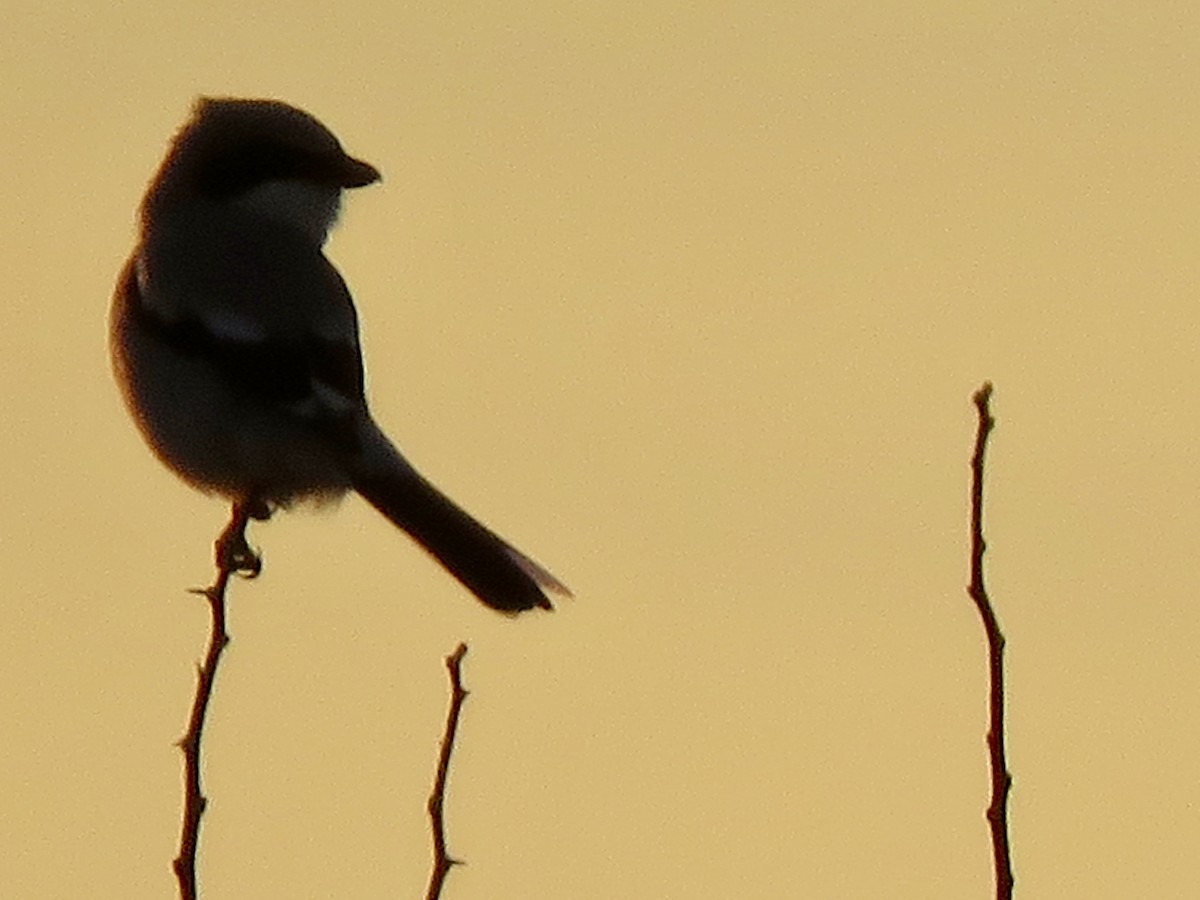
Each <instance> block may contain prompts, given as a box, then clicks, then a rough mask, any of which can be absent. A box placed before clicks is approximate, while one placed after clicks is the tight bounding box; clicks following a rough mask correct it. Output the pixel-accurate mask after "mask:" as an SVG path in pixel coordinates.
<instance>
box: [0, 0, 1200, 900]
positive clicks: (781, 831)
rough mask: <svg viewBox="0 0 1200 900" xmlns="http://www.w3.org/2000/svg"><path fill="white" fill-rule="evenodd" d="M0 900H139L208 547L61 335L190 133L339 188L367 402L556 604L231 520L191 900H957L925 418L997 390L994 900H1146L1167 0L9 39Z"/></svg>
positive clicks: (952, 436) (1179, 178) (398, 547)
mask: <svg viewBox="0 0 1200 900" xmlns="http://www.w3.org/2000/svg"><path fill="white" fill-rule="evenodd" d="M5 10H6V11H5V23H4V27H3V28H2V29H0V79H2V82H3V84H4V85H5V88H4V91H3V93H2V94H0V123H2V128H0V158H2V160H3V164H2V165H0V196H3V198H4V199H3V209H4V214H3V216H0V247H3V248H4V254H3V260H4V264H5V265H4V291H3V298H2V300H0V361H2V362H0V377H2V378H3V383H4V390H3V391H2V392H0V393H2V396H3V401H2V402H3V408H2V409H0V415H2V417H3V423H4V424H3V428H2V429H0V459H2V461H3V475H2V477H0V491H2V493H0V503H2V504H3V509H4V511H5V515H4V516H3V517H2V518H3V521H2V524H0V573H2V576H3V600H2V604H3V606H2V607H0V608H2V610H3V627H2V631H0V684H2V685H3V687H2V689H0V729H2V730H3V737H2V739H0V798H2V799H0V804H2V807H0V893H2V894H3V895H4V896H5V897H30V898H56V897H62V898H68V897H69V898H75V897H83V896H87V897H105V898H125V900H134V898H151V897H153V898H162V897H169V896H171V895H172V893H173V890H174V885H173V881H172V876H171V873H170V868H169V861H170V859H171V858H172V856H173V855H174V852H175V846H176V842H177V832H178V820H179V803H180V800H179V795H180V790H179V781H180V776H179V770H180V766H179V758H178V754H177V751H176V750H175V748H174V747H173V746H172V741H173V740H174V739H175V738H176V737H178V735H179V734H180V732H181V730H182V727H183V723H184V720H185V714H186V710H187V706H188V703H189V702H190V697H191V690H192V679H193V674H194V671H193V666H194V663H195V661H196V660H197V659H198V658H199V655H200V653H201V650H202V646H203V642H204V639H205V635H206V619H205V610H204V607H203V604H202V603H201V602H199V601H197V600H196V599H194V598H190V597H188V596H187V595H186V594H184V592H183V589H184V588H186V587H188V586H192V585H196V584H200V583H204V582H206V581H207V579H208V578H209V575H210V566H209V558H210V542H211V539H212V537H213V536H214V534H215V532H216V531H217V529H218V528H219V527H220V525H221V524H222V522H223V519H224V515H225V512H224V510H223V508H222V507H221V505H220V504H218V503H217V502H215V501H212V500H208V499H205V498H203V497H201V496H198V495H194V494H192V493H191V492H189V491H188V490H186V489H185V488H184V487H182V486H181V485H180V484H178V483H177V482H176V481H175V480H174V479H173V478H172V477H171V476H170V475H168V474H167V473H166V472H164V471H163V470H161V469H160V468H159V467H158V466H157V465H156V464H155V463H154V462H153V461H152V460H151V458H150V457H149V455H148V454H147V453H146V451H145V450H144V449H143V447H142V446H141V444H140V441H139V439H138V437H137V435H136V434H135V432H134V431H133V429H132V428H131V427H130V425H129V424H128V422H127V420H126V419H125V417H124V414H123V412H122V410H121V408H120V405H119V402H118V400H117V397H116V394H115V392H114V390H113V388H112V386H111V382H110V379H109V375H108V370H107V361H106V355H105V347H104V319H105V311H106V304H107V297H108V294H109V291H110V289H111V284H112V281H113V279H114V277H115V274H116V272H117V270H118V268H119V266H120V265H121V263H122V260H123V258H124V256H125V254H126V253H127V252H128V250H129V247H130V246H131V243H132V238H133V218H132V216H133V211H134V208H135V206H136V204H137V202H138V199H139V198H140V196H141V193H142V190H143V188H144V186H145V183H146V181H147V179H148V178H149V176H150V174H151V173H152V171H153V169H154V167H155V166H156V165H157V162H158V160H159V158H160V157H161V154H162V152H163V150H164V147H165V145H166V142H167V140H168V139H169V137H170V135H171V134H172V132H173V131H174V129H175V128H176V127H178V125H179V124H180V123H181V122H182V121H183V119H184V118H185V117H186V115H187V111H188V107H189V105H190V104H191V102H192V100H193V98H194V97H195V96H196V95H198V94H204V93H207V94H232V95H249V96H273V97H280V98H285V99H287V100H290V101H292V102H294V103H296V104H298V105H301V106H303V107H305V108H307V109H309V110H310V111H312V112H313V113H315V114H316V115H318V116H319V117H321V118H322V119H323V120H324V121H326V122H327V123H328V124H329V125H330V126H331V127H332V128H334V129H335V130H336V131H337V133H338V134H339V135H340V136H341V137H342V139H343V141H344V142H345V144H346V145H347V147H348V148H350V149H351V151H352V152H354V153H356V154H358V155H361V156H363V157H365V158H366V159H368V160H371V161H372V162H374V163H376V164H377V165H378V166H379V167H380V168H381V169H382V170H383V171H384V173H385V177H386V180H385V182H384V183H383V184H382V185H381V186H379V187H376V188H372V189H371V190H368V191H363V192H359V193H358V194H356V195H355V196H353V197H352V198H351V201H352V202H351V203H350V204H349V206H348V209H347V212H346V215H345V217H344V220H343V224H342V227H341V229H340V230H339V231H338V233H337V235H336V238H335V239H334V241H333V243H332V246H331V249H330V253H331V255H332V256H333V257H334V258H335V260H336V261H337V263H338V264H339V266H340V267H341V268H342V270H343V272H344V273H345V275H346V278H347V280H348V282H349V283H350V285H351V287H352V289H353V291H354V292H355V295H356V297H357V298H358V302H359V308H360V312H361V315H362V318H363V321H364V341H365V347H366V352H367V366H368V371H369V377H370V390H371V396H372V400H373V404H374V407H375V410H376V412H377V415H378V417H379V419H380V420H381V421H382V422H384V423H385V424H386V425H387V426H388V427H389V429H390V430H391V431H392V432H393V434H394V435H395V436H396V437H397V439H398V440H399V441H400V443H401V444H402V446H404V447H405V448H406V450H407V452H408V453H409V454H410V455H411V456H412V458H413V459H414V460H415V461H416V462H418V463H419V464H420V465H421V466H422V467H423V468H424V469H425V470H426V472H427V473H428V474H429V475H430V476H431V477H432V478H434V479H435V480H436V481H438V482H439V483H440V484H442V485H443V486H444V487H446V489H447V490H448V491H450V492H451V493H452V494H453V495H454V496H455V497H456V498H458V499H459V500H460V501H461V502H462V503H463V504H464V505H466V506H468V507H469V508H471V509H472V510H474V511H475V512H477V513H478V514H479V515H481V516H482V517H484V518H485V519H487V520H488V521H489V522H490V523H491V524H493V525H494V526H495V527H496V528H497V529H499V530H500V531H501V532H503V533H504V534H505V535H507V536H509V537H511V539H512V540H513V541H514V542H515V543H517V544H519V545H520V546H521V547H523V548H525V549H527V550H529V551H530V552H531V553H533V554H534V555H535V556H537V557H538V558H540V559H541V560H543V561H544V562H546V563H547V564H548V565H549V566H551V567H552V568H553V569H554V571H555V572H557V573H558V574H560V575H561V576H562V577H563V578H564V579H565V580H566V581H568V582H569V583H570V584H571V585H572V586H573V587H574V588H575V590H576V593H577V594H578V599H577V600H576V601H574V602H570V603H565V604H563V606H562V608H561V610H560V611H559V612H557V613H555V614H554V615H552V616H545V615H543V616H530V617H526V618H523V619H521V620H520V621H518V622H508V621H504V620H502V619H500V618H499V617H497V616H494V615H492V614H490V613H488V612H487V611H486V610H484V609H482V608H480V607H478V606H477V605H475V604H474V603H472V602H471V601H470V600H469V598H467V597H466V596H465V595H464V594H463V592H462V591H461V590H459V589H458V587H457V586H456V584H455V583H454V582H453V581H451V580H450V579H449V578H448V577H446V576H444V575H443V574H442V573H441V572H440V571H439V570H438V569H437V568H436V567H435V566H433V565H432V564H430V563H429V562H427V561H426V559H425V558H424V557H423V556H422V555H421V554H420V553H419V552H418V551H416V550H414V549H413V548H412V547H411V545H410V544H409V543H408V542H406V541H405V540H404V539H402V538H401V537H400V536H398V535H396V534H395V533H393V532H392V531H391V530H390V529H389V527H388V526H387V525H386V524H385V523H384V522H383V520H381V519H380V518H379V517H378V516H376V515H375V514H374V513H373V512H372V511H371V510H370V509H368V508H367V507H366V506H365V505H364V504H362V503H361V502H360V501H358V500H356V499H352V500H349V501H347V502H346V503H344V504H343V505H342V506H341V508H340V509H338V510H336V511H335V512H332V513H326V514H318V515H292V516H287V517H282V518H280V519H278V520H277V521H274V522H271V523H270V524H269V525H266V526H259V527H256V528H255V530H254V540H255V542H256V543H257V544H258V545H259V546H260V547H262V549H263V551H264V552H265V555H266V571H265V574H264V576H263V578H262V579H261V580H260V581H258V582H257V583H241V584H238V585H237V586H236V587H235V589H234V592H233V596H232V612H231V622H230V627H231V630H232V632H233V636H234V641H233V644H232V645H231V647H230V650H229V653H228V655H227V657H226V662H225V666H224V668H223V669H222V671H221V673H220V678H219V684H218V691H217V696H216V699H215V705H214V709H213V713H212V721H211V727H210V731H209V733H208V736H207V747H206V749H207V765H206V772H205V775H206V786H207V788H208V791H209V793H210V795H211V799H212V803H211V806H210V811H209V815H208V816H207V817H206V819H205V830H204V835H203V848H202V859H201V875H202V883H203V888H204V892H203V895H204V897H206V898H208V900H216V898H225V897H230V898H232V897H289V898H292V897H334V896H336V897H417V896H420V895H421V893H422V891H423V885H424V882H425V878H426V873H427V868H428V858H429V852H428V849H427V848H428V837H427V831H426V823H425V817H424V811H423V806H424V800H425V796H426V793H427V791H428V785H429V781H430V777H431V773H432V767H433V758H434V752H435V748H436V743H437V740H438V736H439V734H440V729H441V725H442V717H443V713H444V708H445V702H446V690H445V681H444V672H443V670H442V664H441V659H442V657H443V656H444V655H445V654H446V653H448V652H449V651H450V650H451V649H453V647H454V645H455V644H456V643H457V642H458V641H459V640H460V639H465V640H467V641H469V642H470V644H471V653H470V656H469V657H468V661H467V666H466V675H467V678H468V681H469V684H470V686H471V687H472V688H473V690H474V693H473V695H472V697H471V700H470V705H469V707H468V709H467V712H466V716H465V719H464V722H463V727H462V732H461V746H460V750H459V756H458V757H457V760H456V763H455V768H454V772H453V775H452V782H451V791H450V797H449V805H448V815H449V818H450V827H451V832H450V840H451V847H452V849H453V851H454V852H455V853H456V854H458V855H459V856H461V857H463V858H465V859H467V860H469V863H470V864H469V866H467V867H465V868H462V869H459V870H456V871H455V872H454V873H453V875H452V881H451V883H450V886H449V888H448V890H447V893H446V895H445V896H446V897H447V898H448V900H449V898H457V897H463V898H465V897H488V898H492V900H505V898H528V897H570V898H611V897H639V898H640V897H645V898H698V897H713V898H716V897H731V896H737V897H759V898H778V897H821V898H825V897H828V898H876V897H884V896H888V897H897V896H903V897H921V898H955V900H960V898H964V897H978V898H984V897H988V896H990V893H991V870H990V850H989V844H988V837H987V832H986V828H985V824H984V819H983V809H984V807H985V805H986V792H987V772H986V758H985V754H984V746H983V732H984V728H985V706H984V697H985V681H984V671H985V668H984V648H983V643H982V634H981V630H980V627H979V624H978V621H977V619H976V616H975V613H974V610H973V609H972V607H971V606H970V604H969V602H968V600H967V598H966V595H965V593H964V591H963V586H964V584H965V582H966V577H967V574H966V573H967V544H966V522H967V485H968V481H967V478H968V469H967V461H968V457H969V453H970V448H971V441H972V437H973V429H974V418H973V410H972V408H971V405H970V396H971V393H972V391H974V390H975V389H976V388H977V387H978V386H979V384H980V383H981V382H982V381H983V380H984V379H991V380H993V381H994V382H995V384H996V396H995V401H994V409H995V412H996V415H997V417H998V420H999V424H998V427H997V431H996V433H995V436H994V443H993V456H992V458H991V467H990V471H989V495H988V497H989V499H988V503H989V506H988V528H989V536H990V539H991V555H990V557H989V561H990V570H989V571H990V578H991V587H992V592H993V597H994V599H995V602H996V604H997V606H998V609H999V612H1000V615H1001V619H1002V622H1003V625H1004V627H1005V629H1006V632H1007V634H1008V637H1009V640H1010V643H1009V655H1008V663H1009V674H1010V694H1009V699H1010V702H1011V718H1010V722H1009V726H1010V727H1009V739H1010V744H1011V762H1012V767H1013V769H1014V772H1015V775H1016V785H1015V789H1014V793H1013V803H1012V834H1013V848H1014V856H1015V866H1016V872H1017V879H1018V893H1019V895H1020V896H1023V897H1044V898H1055V900H1069V898H1097V897H1104V898H1128V897H1155V898H1172V897H1179V898H1190V897H1195V896H1197V895H1198V894H1200V874H1197V867H1196V865H1195V854H1196V847H1197V846H1200V763H1198V762H1197V753H1196V749H1195V747H1196V744H1197V738H1198V736H1200V711H1198V708H1200V707H1198V704H1197V691H1198V688H1200V664H1198V663H1197V650H1196V648H1197V642H1198V641H1200V610H1198V609H1197V604H1196V594H1197V586H1198V585H1197V575H1196V562H1195V556H1196V546H1197V535H1200V512H1198V510H1197V503H1196V498H1197V497H1198V496H1200V473H1198V470H1197V466H1196V462H1195V460H1196V442H1197V441H1196V439H1197V434H1198V431H1200V427H1198V426H1197V421H1198V419H1200V399H1198V398H1197V392H1196V391H1195V389H1194V383H1195V378H1196V373H1197V362H1198V360H1197V349H1196V348H1197V344H1198V339H1200V314H1198V313H1197V302H1196V300H1197V275H1198V268H1197V262H1196V260H1197V252H1196V251H1197V240H1196V239H1197V228H1196V225H1195V219H1196V214H1197V209H1198V207H1200V204H1198V200H1200V181H1198V179H1197V158H1198V156H1200V154H1198V152H1197V150H1198V146H1197V144H1198V138H1200V127H1198V125H1197V114H1196V109H1197V105H1196V104H1197V90H1196V85H1197V84H1198V83H1200V65H1198V62H1197V52H1198V50H1200V28H1198V22H1197V14H1196V12H1195V9H1194V7H1193V6H1192V5H1191V4H1182V3H1180V4H1172V3H1155V4H1145V3H1137V2H1100V3H1096V2H1087V3H1053V4H1051V3H1033V4H995V3H968V4H961V3H954V4H950V3H904V2H895V3H870V4H855V3H846V2H836V3H833V2H816V3H805V4H796V3H792V2H768V3H760V4H755V5H753V6H752V7H749V8H747V7H745V6H738V5H722V4H700V5H683V4H680V5H678V6H674V5H667V4H662V3H651V4H649V5H647V4H644V3H637V4H623V3H606V4H585V3H572V4H561V3H544V2H542V3H522V4H499V5H498V4H486V3H455V4H450V5H449V7H447V5H446V4H441V3H438V4H434V3H429V4H395V3H378V4H368V3H355V2H348V3H343V4H328V3H296V2H294V0H292V2H288V3H258V4H246V3H244V2H238V3H231V2H218V3H211V4H206V5H205V6H204V7H203V9H201V8H200V7H197V6H185V5H183V4H171V3H168V4H162V3H149V2H116V3H110V4H105V6H104V9H103V10H101V9H100V7H98V6H95V7H87V6H85V5H78V6H74V5H68V4H57V5H54V4H52V5H50V6H49V7H47V6H46V5H45V4H43V3H33V2H27V0H15V2H14V0H10V2H9V3H8V4H7V5H6V7H5Z"/></svg>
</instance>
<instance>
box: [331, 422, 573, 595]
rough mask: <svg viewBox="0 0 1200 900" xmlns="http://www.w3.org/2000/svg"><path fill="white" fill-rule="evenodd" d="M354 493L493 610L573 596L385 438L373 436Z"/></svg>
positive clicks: (376, 431) (380, 434) (377, 433)
mask: <svg viewBox="0 0 1200 900" xmlns="http://www.w3.org/2000/svg"><path fill="white" fill-rule="evenodd" d="M371 438H372V446H369V447H367V448H366V451H365V454H364V460H365V464H364V465H363V466H362V470H361V471H360V472H356V473H355V474H354V478H353V481H354V488H355V490H357V491H358V492H359V493H360V494H362V496H363V497H364V498H365V499H366V501H367V502H368V503H370V504H371V505H372V506H374V507H375V508H376V509H377V510H379V511H380V512H381V513H383V514H384V515H385V516H387V517H388V518H389V519H390V520H391V521H392V522H393V523H395V524H396V525H397V526H399V527H400V528H402V529H404V531H406V532H407V533H408V534H409V535H411V536H412V538H413V539H414V540H415V541H416V542H417V543H419V544H420V545H421V546H422V547H424V548H425V550H426V551H428V552H429V554H430V555H432V556H433V557H434V558H435V559H437V561H438V562H440V563H441V564H442V565H443V566H445V568H446V569H447V570H448V571H449V572H450V574H451V575H453V576H454V577H455V578H457V579H458V580H459V581H460V582H462V584H463V585H465V586H466V587H467V589H468V590H470V591H471V592H472V593H473V594H474V595H475V596H476V597H478V598H479V599H480V600H482V601H483V602H484V603H485V604H487V605H488V606H490V607H492V609H496V610H500V611H501V612H506V613H516V612H520V611H521V610H525V609H532V608H533V607H535V606H539V607H541V608H543V609H551V608H552V606H551V604H550V599H549V597H548V596H547V593H551V594H559V595H561V596H567V597H569V596H571V592H570V590H569V589H568V588H567V587H566V585H564V584H563V583H562V582H561V581H559V580H558V579H557V578H555V577H554V576H553V575H551V574H550V573H549V572H548V571H546V569H544V568H543V567H542V566H540V565H539V564H538V563H536V562H534V561H533V560H532V559H530V558H529V557H528V556H526V555H525V554H523V553H521V551H519V550H517V549H516V548H515V547H512V546H510V545H509V544H508V543H507V542H506V541H504V539H503V538H501V537H500V536H499V535H497V534H495V533H494V532H493V531H491V530H490V529H489V528H488V527H487V526H485V525H483V524H482V523H481V522H478V521H476V520H475V519H474V518H472V517H471V516H470V515H469V514H468V513H467V512H465V511H464V510H462V509H460V508H459V507H458V506H457V505H455V503H454V502H453V501H452V500H451V499H450V498H449V497H447V496H446V495H445V494H443V493H442V492H441V491H439V490H438V489H437V488H436V487H434V486H433V485H432V484H430V483H429V482H428V481H426V480H425V479H424V478H423V477H421V475H420V473H418V472H417V471H416V470H415V469H414V468H413V467H412V466H411V465H409V463H408V461H407V460H405V459H404V457H403V456H401V455H400V453H399V451H397V450H396V449H395V447H393V446H392V444H391V443H390V442H389V441H388V440H387V438H386V437H384V435H383V434H382V433H381V432H379V431H378V430H375V433H374V434H373V435H372V436H371Z"/></svg>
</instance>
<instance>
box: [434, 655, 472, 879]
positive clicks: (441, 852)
mask: <svg viewBox="0 0 1200 900" xmlns="http://www.w3.org/2000/svg"><path fill="white" fill-rule="evenodd" d="M466 654H467V645H466V644H459V645H458V647H457V649H455V651H454V652H453V653H451V654H450V655H449V656H447V657H446V669H447V671H449V673H450V689H451V693H450V709H449V711H448V712H447V713H446V729H445V731H444V732H443V733H442V749H441V752H439V753H438V767H437V777H436V778H435V779H434V782H433V792H432V793H431V794H430V795H429V804H428V809H429V824H430V829H431V830H432V831H433V871H432V872H431V873H430V875H429V889H428V890H427V891H426V892H425V900H437V898H438V897H440V896H441V895H442V883H443V882H444V881H445V880H446V874H447V873H448V872H449V871H450V868H451V866H456V865H460V864H461V860H457V859H454V858H453V857H451V856H450V855H449V854H448V853H447V852H446V822H445V819H444V818H443V815H442V806H443V804H444V802H445V799H446V776H447V775H448V774H449V771H450V754H452V753H453V752H454V736H455V735H456V734H457V733H458V719H459V716H460V715H461V713H462V705H463V701H464V700H466V699H467V694H468V693H469V691H467V690H465V689H464V688H463V686H462V672H461V670H462V659H463V657H464V656H466Z"/></svg>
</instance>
